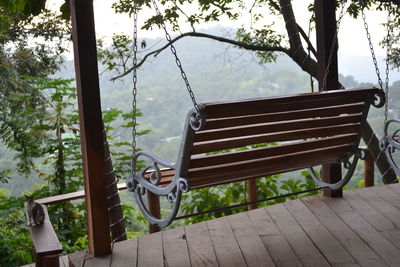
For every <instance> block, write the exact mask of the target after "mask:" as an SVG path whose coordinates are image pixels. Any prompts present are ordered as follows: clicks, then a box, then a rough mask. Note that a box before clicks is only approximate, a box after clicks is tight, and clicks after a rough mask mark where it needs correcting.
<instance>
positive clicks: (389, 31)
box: [384, 6, 393, 125]
mask: <svg viewBox="0 0 400 267" xmlns="http://www.w3.org/2000/svg"><path fill="white" fill-rule="evenodd" d="M390 13H391V6H389V8H388V16H387V25H386V27H387V34H386V70H385V75H386V77H385V96H386V99H385V101H386V103H385V121H384V123H385V124H384V125H386V123H387V121H388V113H389V71H390V66H389V55H390V53H391V52H392V42H391V40H390V37H391V36H392V34H393V26H392V25H391V24H392V23H391V16H390V15H391V14H390Z"/></svg>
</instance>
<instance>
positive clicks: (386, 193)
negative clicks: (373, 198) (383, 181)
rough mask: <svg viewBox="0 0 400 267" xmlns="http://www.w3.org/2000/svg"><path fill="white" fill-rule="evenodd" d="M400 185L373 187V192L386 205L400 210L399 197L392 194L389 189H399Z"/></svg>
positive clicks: (394, 193)
mask: <svg viewBox="0 0 400 267" xmlns="http://www.w3.org/2000/svg"><path fill="white" fill-rule="evenodd" d="M399 186H400V184H391V185H385V186H375V187H373V191H374V192H375V193H377V194H378V195H379V196H380V197H381V198H383V199H384V200H385V201H386V202H387V203H390V204H391V205H392V206H393V207H395V208H397V209H398V210H400V196H399V194H397V193H396V192H394V191H393V190H392V189H391V188H393V187H399Z"/></svg>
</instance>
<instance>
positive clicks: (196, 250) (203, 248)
mask: <svg viewBox="0 0 400 267" xmlns="http://www.w3.org/2000/svg"><path fill="white" fill-rule="evenodd" d="M185 232H186V240H187V245H188V249H189V255H190V261H191V264H192V266H218V261H217V257H216V255H215V252H214V248H213V244H212V241H211V238H210V235H209V232H208V228H207V224H206V223H205V222H201V223H196V224H192V225H188V226H185Z"/></svg>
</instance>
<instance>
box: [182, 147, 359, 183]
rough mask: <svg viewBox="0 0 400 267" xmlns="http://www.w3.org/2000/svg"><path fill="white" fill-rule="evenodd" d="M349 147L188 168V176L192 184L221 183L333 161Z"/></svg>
mask: <svg viewBox="0 0 400 267" xmlns="http://www.w3.org/2000/svg"><path fill="white" fill-rule="evenodd" d="M351 147H352V144H347V145H341V146H337V147H331V148H329V149H328V148H325V149H314V150H311V151H307V152H301V153H293V154H288V155H283V156H276V157H271V158H267V159H259V160H253V161H246V162H243V163H236V164H226V165H221V166H218V167H211V168H204V169H203V168H202V169H199V170H189V175H188V176H189V181H190V183H191V184H193V185H198V184H206V183H208V182H214V181H217V182H218V181H220V182H221V183H223V182H225V181H229V180H243V179H246V178H247V177H248V176H254V177H262V176H265V175H271V174H276V173H283V172H285V171H289V170H294V169H302V168H306V167H310V166H315V165H320V164H322V163H327V162H335V161H337V160H339V159H340V158H342V157H343V156H344V155H345V154H346V153H347V152H348V151H349V150H350V148H351ZM249 178H253V177H249Z"/></svg>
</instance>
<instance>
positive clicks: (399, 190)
mask: <svg viewBox="0 0 400 267" xmlns="http://www.w3.org/2000/svg"><path fill="white" fill-rule="evenodd" d="M387 186H388V188H390V189H391V190H393V192H396V193H397V194H400V183H397V184H389V185H387Z"/></svg>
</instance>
